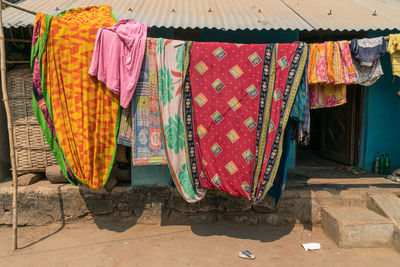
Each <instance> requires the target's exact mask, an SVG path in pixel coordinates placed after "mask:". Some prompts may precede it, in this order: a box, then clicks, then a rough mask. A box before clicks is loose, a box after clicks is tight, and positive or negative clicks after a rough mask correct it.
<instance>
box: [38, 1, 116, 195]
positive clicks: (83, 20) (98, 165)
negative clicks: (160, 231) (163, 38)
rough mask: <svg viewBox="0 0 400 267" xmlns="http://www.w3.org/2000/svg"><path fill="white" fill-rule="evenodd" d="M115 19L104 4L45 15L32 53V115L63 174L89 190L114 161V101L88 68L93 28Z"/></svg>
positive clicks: (104, 176)
mask: <svg viewBox="0 0 400 267" xmlns="http://www.w3.org/2000/svg"><path fill="white" fill-rule="evenodd" d="M38 16H41V14H38ZM43 23H44V24H43ZM114 23H115V21H114V19H113V16H112V15H111V7H110V6H106V5H104V6H100V7H87V8H75V9H71V10H67V11H64V12H62V13H60V14H59V15H57V17H52V16H49V15H46V16H45V17H44V20H43V17H42V20H41V25H40V31H42V30H43V27H44V32H43V34H41V33H40V34H39V38H38V39H39V41H38V42H37V46H36V45H34V46H36V47H37V49H36V48H35V49H33V52H34V53H33V54H32V56H33V60H32V61H33V62H34V63H35V62H38V63H39V64H38V67H39V72H40V79H39V80H40V88H39V87H38V86H37V85H39V83H38V81H37V80H36V79H38V77H37V76H36V75H34V77H35V78H34V83H35V82H36V85H35V87H34V99H33V106H34V110H35V115H36V118H37V119H38V121H39V124H40V126H41V128H42V130H43V133H44V135H45V137H46V139H47V140H48V141H49V145H50V147H51V149H52V151H53V153H54V155H55V157H56V159H57V161H58V163H59V164H60V166H61V169H62V171H63V173H64V175H65V176H66V177H69V174H72V175H73V176H74V179H75V180H78V181H79V183H75V182H74V181H72V180H71V182H73V183H74V184H83V185H85V186H88V187H90V188H92V189H99V188H101V187H103V186H104V185H105V183H106V182H107V179H108V176H109V173H110V171H111V168H112V165H113V162H114V155H115V149H116V140H117V133H118V125H119V101H118V99H117V97H116V96H114V95H113V94H112V93H111V92H110V91H108V90H107V89H106V87H105V86H104V85H102V84H101V83H100V82H98V81H97V80H94V79H92V78H91V77H90V76H89V74H87V73H88V70H89V65H90V60H91V56H92V52H93V47H94V43H95V37H96V32H97V29H98V27H110V26H112V25H113V24H114ZM43 25H44V26H43ZM35 30H36V29H35ZM34 67H37V65H36V64H34ZM34 74H35V73H34ZM35 80H36V81H35ZM35 91H36V92H35ZM41 97H42V98H41ZM45 113H46V114H45ZM54 133H57V134H56V137H57V139H56V138H55V135H54ZM68 169H70V170H68Z"/></svg>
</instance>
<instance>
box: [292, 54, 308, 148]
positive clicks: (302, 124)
mask: <svg viewBox="0 0 400 267" xmlns="http://www.w3.org/2000/svg"><path fill="white" fill-rule="evenodd" d="M308 63H309V54H308V55H307V60H306V65H305V67H304V73H303V76H302V78H301V82H300V85H299V89H298V90H297V95H296V98H295V100H294V103H293V107H292V112H291V114H290V117H291V118H292V119H293V120H294V121H295V123H296V126H295V128H294V130H293V139H294V140H296V142H297V144H301V145H304V146H306V145H308V143H309V141H310V129H311V116H310V94H309V84H308Z"/></svg>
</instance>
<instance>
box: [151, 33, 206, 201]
mask: <svg viewBox="0 0 400 267" xmlns="http://www.w3.org/2000/svg"><path fill="white" fill-rule="evenodd" d="M184 52H185V42H184V41H175V40H166V39H158V42H157V68H158V79H159V80H158V81H159V108H160V119H161V129H162V135H163V141H164V145H165V149H166V154H167V160H168V165H169V169H170V172H171V175H172V178H173V181H174V182H175V185H176V187H177V189H178V191H179V193H180V194H181V195H182V197H183V198H184V199H185V200H186V201H187V202H197V201H199V200H201V199H202V198H203V197H204V195H205V190H202V189H199V190H197V191H196V189H195V188H194V187H193V184H192V181H191V179H190V175H189V172H188V165H187V161H186V159H187V155H186V149H185V134H186V133H185V127H184V124H183V106H182V104H183V103H182V101H183V94H182V89H183V65H184V61H185V53H184Z"/></svg>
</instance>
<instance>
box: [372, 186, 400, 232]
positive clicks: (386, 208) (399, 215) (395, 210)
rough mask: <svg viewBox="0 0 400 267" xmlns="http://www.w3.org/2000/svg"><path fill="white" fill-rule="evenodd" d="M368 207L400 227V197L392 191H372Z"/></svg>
mask: <svg viewBox="0 0 400 267" xmlns="http://www.w3.org/2000/svg"><path fill="white" fill-rule="evenodd" d="M368 195H369V200H368V202H367V207H368V208H369V209H370V210H372V211H374V212H376V213H378V214H380V215H383V216H385V217H387V218H389V219H390V220H392V221H393V223H395V224H396V225H397V226H398V227H400V197H398V196H396V195H395V194H393V193H392V192H386V191H384V192H374V193H370V194H368Z"/></svg>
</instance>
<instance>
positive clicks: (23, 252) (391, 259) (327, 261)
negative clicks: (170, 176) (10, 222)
mask: <svg viewBox="0 0 400 267" xmlns="http://www.w3.org/2000/svg"><path fill="white" fill-rule="evenodd" d="M111 229H112V230H111ZM11 237H12V229H11V228H9V227H2V228H0V266H7V267H8V266H41V267H45V266H324V267H327V266H400V253H397V252H396V251H395V250H394V249H391V248H387V249H383V248H380V249H371V248H370V249H340V248H338V247H337V246H336V245H335V244H334V243H333V242H332V241H331V240H329V239H327V238H326V237H325V235H324V234H323V232H322V229H321V228H319V227H314V228H313V229H312V231H310V230H306V229H304V228H303V226H302V225H296V226H295V227H294V228H290V229H289V228H283V227H275V226H249V225H238V224H232V225H230V224H211V225H192V226H156V225H135V226H133V227H130V228H129V229H127V230H126V229H125V228H124V227H123V226H121V225H119V224H118V223H116V222H114V225H112V226H111V227H109V228H108V229H99V228H98V226H97V225H96V224H94V223H93V222H77V223H72V224H67V225H65V226H62V225H60V224H52V225H48V226H41V227H23V228H20V231H19V248H20V249H19V250H18V251H17V252H12V251H11V250H10V247H11ZM307 242H319V243H321V249H320V250H318V251H311V252H310V251H309V252H306V251H305V250H304V249H303V248H302V247H301V244H302V243H307ZM246 249H248V250H250V251H251V252H253V253H254V254H255V255H256V256H257V258H256V259H255V260H254V261H250V260H244V259H240V258H239V257H238V255H237V254H238V252H239V251H242V250H246Z"/></svg>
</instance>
